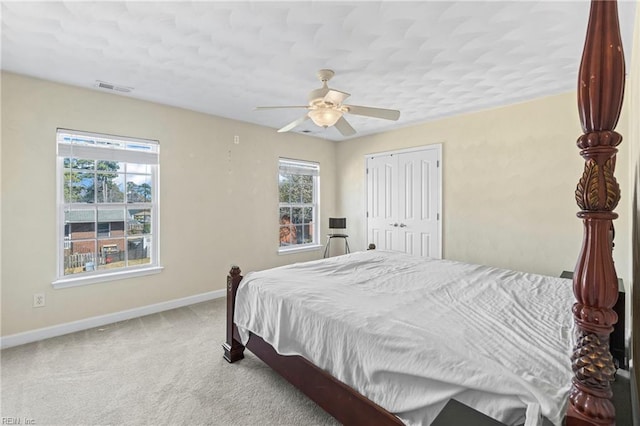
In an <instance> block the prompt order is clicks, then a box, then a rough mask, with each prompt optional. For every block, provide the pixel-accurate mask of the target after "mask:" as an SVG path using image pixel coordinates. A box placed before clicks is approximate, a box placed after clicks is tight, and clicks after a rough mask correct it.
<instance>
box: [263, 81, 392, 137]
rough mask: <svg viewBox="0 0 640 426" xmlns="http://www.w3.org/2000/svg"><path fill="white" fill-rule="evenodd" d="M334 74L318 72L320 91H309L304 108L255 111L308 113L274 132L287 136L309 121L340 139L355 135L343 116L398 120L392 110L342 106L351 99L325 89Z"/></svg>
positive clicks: (346, 95) (270, 107)
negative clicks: (331, 129) (333, 129)
mask: <svg viewBox="0 0 640 426" xmlns="http://www.w3.org/2000/svg"><path fill="white" fill-rule="evenodd" d="M334 74H335V73H334V72H333V71H332V70H320V71H318V74H317V75H318V79H319V80H320V81H321V82H322V87H321V88H320V89H316V90H312V91H311V93H309V104H308V105H295V106H266V107H265V106H263V107H257V108H256V109H276V108H305V109H308V110H309V112H307V113H306V114H305V115H304V116H302V117H300V118H298V119H297V120H295V121H293V122H291V123H289V124H287V125H286V126H284V127H283V128H281V129H279V130H278V132H288V131H289V130H292V129H294V128H295V127H297V126H299V125H300V124H302V123H304V122H305V121H306V120H309V119H311V121H313V122H314V123H315V124H316V125H318V126H320V127H324V128H327V127H330V126H335V127H336V129H338V131H339V132H340V133H342V135H343V136H351V135H354V134H355V133H356V131H355V129H354V128H353V127H351V124H349V122H347V120H345V118H344V116H343V115H344V114H345V113H349V114H354V115H363V116H365V117H375V118H383V119H385V120H394V121H395V120H397V119H398V118H399V117H400V111H398V110H395V109H384V108H372V107H365V106H358V105H346V104H343V102H344V100H345V99H347V98H348V97H349V96H351V95H350V94H349V93H346V92H341V91H339V90H334V89H330V88H329V86H327V81H329V80H331V77H333V76H334Z"/></svg>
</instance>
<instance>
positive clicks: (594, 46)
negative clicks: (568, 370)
mask: <svg viewBox="0 0 640 426" xmlns="http://www.w3.org/2000/svg"><path fill="white" fill-rule="evenodd" d="M624 73H625V71H624V54H623V51H622V41H621V37H620V30H619V23H618V7H617V3H616V1H615V0H613V1H601V0H592V2H591V13H590V16H589V25H588V29H587V37H586V41H585V46H584V52H583V54H582V62H581V64H580V72H579V75H578V109H579V113H580V121H581V123H582V130H583V133H584V134H583V135H582V136H580V137H579V138H578V142H577V144H578V147H579V148H580V150H581V151H580V155H581V156H582V157H583V158H584V160H585V165H584V173H583V175H582V178H581V179H580V182H579V183H578V187H577V189H576V201H577V202H578V206H579V207H580V209H581V211H580V212H579V213H578V217H580V218H581V219H582V221H583V223H584V239H583V242H582V250H581V252H580V257H579V258H578V262H577V265H576V268H575V271H574V275H573V291H574V294H575V297H576V303H575V305H574V306H573V315H574V320H575V322H576V325H577V328H578V341H577V343H576V347H575V348H574V352H573V355H572V357H571V360H572V366H573V372H574V377H573V384H572V388H571V393H570V397H569V402H570V406H569V410H568V413H567V425H569V426H570V425H578V424H594V425H614V424H615V409H614V407H613V403H612V402H611V397H612V396H613V394H612V391H611V386H610V382H611V380H613V376H614V374H615V366H614V364H613V359H612V357H611V354H610V353H609V335H610V333H611V331H612V330H613V325H614V324H615V323H616V322H617V321H618V317H617V315H616V313H615V312H614V311H613V309H612V308H613V306H614V305H615V303H616V300H617V299H618V284H617V276H616V269H615V266H614V263H613V252H612V250H613V241H612V234H611V230H612V226H613V222H612V221H613V220H614V219H616V218H617V217H618V215H617V214H616V213H614V212H613V210H614V209H615V207H616V205H617V204H618V201H619V199H620V188H619V186H618V183H617V182H616V179H615V177H614V169H615V158H616V153H617V152H618V150H617V149H616V146H618V145H619V144H620V142H622V136H621V135H620V134H618V133H616V132H615V131H614V129H615V127H616V124H617V122H618V118H619V116H620V110H621V108H622V98H623V94H624ZM584 422H586V423H584Z"/></svg>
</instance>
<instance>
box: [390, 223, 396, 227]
mask: <svg viewBox="0 0 640 426" xmlns="http://www.w3.org/2000/svg"><path fill="white" fill-rule="evenodd" d="M389 226H396V227H397V226H398V224H397V223H390V224H389Z"/></svg>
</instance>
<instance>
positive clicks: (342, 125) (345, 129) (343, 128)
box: [334, 116, 356, 136]
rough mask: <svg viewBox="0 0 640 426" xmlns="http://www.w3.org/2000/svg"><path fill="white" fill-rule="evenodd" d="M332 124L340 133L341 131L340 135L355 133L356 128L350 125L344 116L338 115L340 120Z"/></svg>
mask: <svg viewBox="0 0 640 426" xmlns="http://www.w3.org/2000/svg"><path fill="white" fill-rule="evenodd" d="M334 126H335V128H336V129H338V131H339V132H340V133H342V136H351V135H355V134H356V129H354V128H353V127H351V124H349V122H348V121H347V120H345V119H344V116H342V117H340V120H338V121H336V124H334Z"/></svg>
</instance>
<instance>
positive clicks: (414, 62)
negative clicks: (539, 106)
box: [1, 0, 636, 140]
mask: <svg viewBox="0 0 640 426" xmlns="http://www.w3.org/2000/svg"><path fill="white" fill-rule="evenodd" d="M635 7H636V2H634V1H632V0H628V1H621V2H620V4H619V9H620V19H621V28H622V35H623V43H624V48H625V55H626V57H627V62H629V61H630V56H631V45H630V44H631V39H632V37H631V35H632V32H633V17H634V11H635ZM588 12H589V4H588V2H586V1H570V2H560V1H542V2H541V1H536V2H532V1H491V2H484V1H473V2H471V1H468V2H456V1H444V2H435V1H430V2H390V1H388V2H362V1H359V2H336V1H332V2H328V1H314V2H307V1H304V2H303V1H299V2H264V1H261V2H238V1H236V2H148V1H147V2H6V1H4V2H2V45H1V47H2V63H1V66H2V69H4V70H7V71H12V72H16V73H20V74H26V75H30V76H34V77H38V78H43V79H47V80H52V81H57V82H62V83H67V84H72V85H76V86H81V87H87V88H92V89H95V90H104V89H98V88H96V87H95V84H96V80H100V81H104V82H108V83H113V84H116V85H118V86H125V87H131V88H133V89H132V91H131V92H130V93H123V94H122V96H130V97H134V98H139V99H145V100H149V101H154V102H159V103H162V104H168V105H174V106H179V107H183V108H188V109H192V110H196V111H201V112H205V113H209V114H214V115H217V116H222V117H227V118H232V119H236V120H241V121H245V122H250V123H255V124H259V125H263V126H268V127H271V128H274V129H278V128H280V127H282V126H284V125H286V124H288V123H289V122H291V121H293V120H295V119H297V118H298V117H300V116H301V115H303V114H304V112H305V111H304V110H301V109H291V110H288V109H278V110H267V111H256V110H255V109H254V108H255V107H256V106H263V105H306V102H307V95H308V93H309V92H310V91H311V90H313V89H316V88H319V87H320V86H321V84H320V82H319V81H318V80H317V78H316V73H317V71H318V70H319V69H322V68H330V69H333V70H335V72H336V75H335V77H334V78H333V79H332V80H331V81H330V82H329V87H331V88H334V89H337V90H341V91H345V92H348V93H350V94H351V97H350V98H349V99H348V101H347V103H349V104H354V105H364V106H373V107H380V108H391V109H398V110H400V111H401V115H400V119H399V120H398V121H397V122H393V121H387V120H382V119H377V118H365V117H359V116H354V115H348V114H347V115H346V118H347V119H348V121H349V122H350V123H351V125H352V126H353V127H354V128H355V129H356V131H357V132H358V133H357V134H356V135H355V136H354V137H357V136H363V135H367V134H373V133H378V132H383V131H388V130H391V129H393V128H397V127H404V126H408V125H412V124H417V123H421V122H425V121H429V120H433V119H437V118H441V117H445V116H451V115H456V114H460V113H464V112H469V111H474V110H479V109H485V108H490V107H495V106H500V105H507V104H511V103H515V102H520V101H524V100H528V99H533V98H536V97H541V96H546V95H550V94H555V93H560V92H564V91H569V90H574V88H575V86H576V79H577V69H578V65H579V60H580V55H581V52H582V46H583V43H584V34H585V31H586V23H587V17H588ZM110 93H119V92H110ZM274 131H275V130H274ZM295 131H298V132H301V131H304V132H310V133H309V134H310V135H313V136H317V137H322V138H327V139H331V140H342V139H344V138H343V137H342V136H341V135H340V134H339V133H338V131H337V130H336V129H335V128H328V129H323V128H319V127H316V126H315V125H313V123H311V121H307V122H306V123H305V124H303V125H302V126H300V127H298V128H296V129H295Z"/></svg>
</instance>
